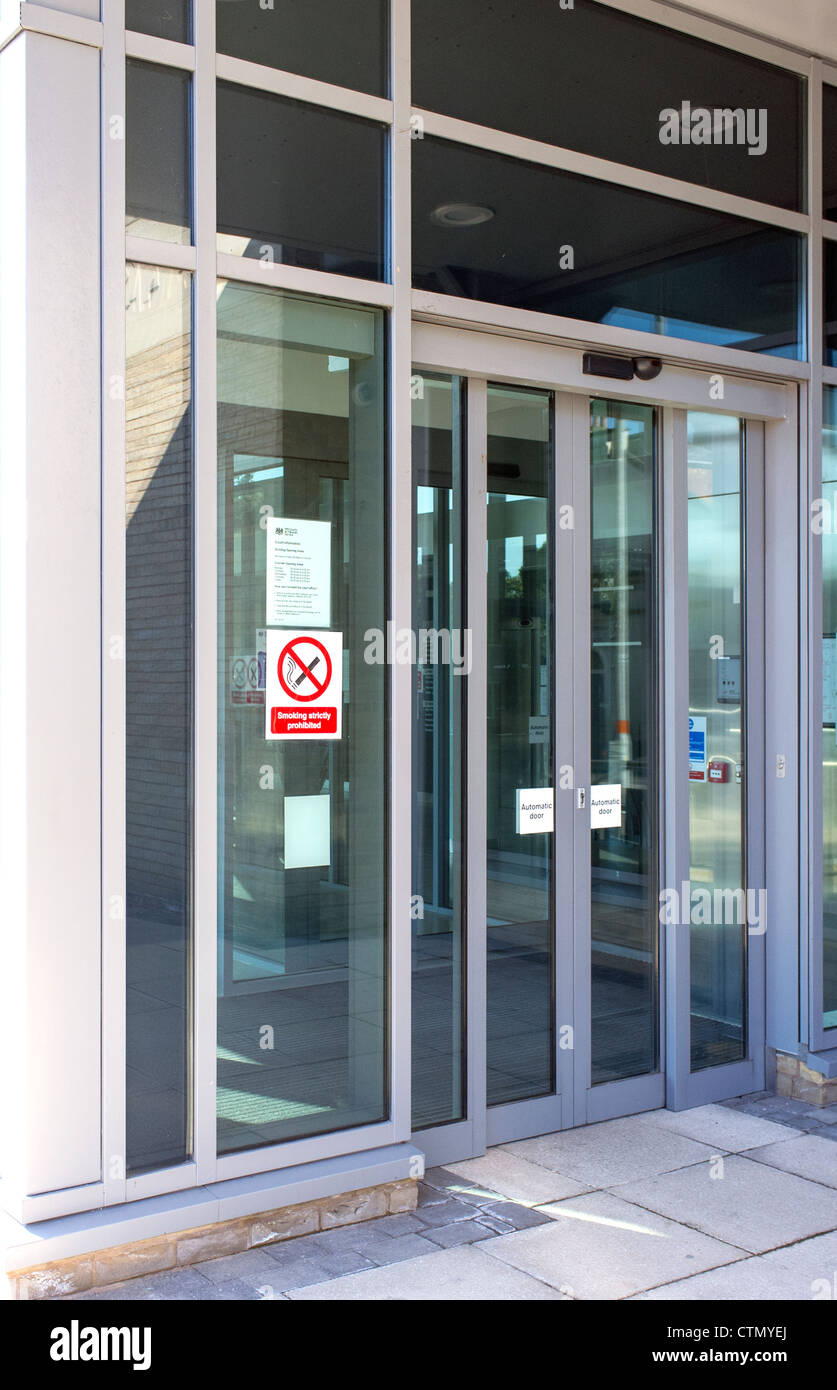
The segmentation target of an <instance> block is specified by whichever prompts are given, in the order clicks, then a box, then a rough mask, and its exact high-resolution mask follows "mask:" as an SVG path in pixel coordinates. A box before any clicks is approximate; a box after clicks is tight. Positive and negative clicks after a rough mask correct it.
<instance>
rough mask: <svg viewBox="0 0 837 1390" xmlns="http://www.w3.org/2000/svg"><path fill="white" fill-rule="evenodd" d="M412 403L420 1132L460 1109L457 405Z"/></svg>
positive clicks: (465, 650)
mask: <svg viewBox="0 0 837 1390" xmlns="http://www.w3.org/2000/svg"><path fill="white" fill-rule="evenodd" d="M414 381H417V382H418V383H419V386H418V388H417V395H416V397H415V399H414V401H413V489H414V492H413V509H414V510H413V525H414V527H415V539H414V553H415V557H416V571H415V577H414V583H413V630H414V633H415V642H416V653H417V665H416V668H415V688H414V694H413V894H414V899H413V912H412V914H411V916H412V919H413V920H412V929H413V1128H414V1129H419V1128H421V1127H422V1126H425V1125H430V1124H442V1123H444V1122H446V1121H448V1120H458V1119H461V1118H462V1116H463V1115H464V1114H465V1102H466V1086H465V1038H464V1025H465V1005H464V993H463V991H464V987H465V973H464V971H465V941H464V913H463V872H464V856H463V844H462V826H463V807H462V797H463V777H462V769H463V762H462V760H463V751H464V750H463V719H464V699H465V688H466V684H467V682H466V681H464V680H463V679H462V676H463V675H466V674H467V672H468V669H469V667H470V650H469V647H468V643H467V638H466V636H465V632H464V621H463V592H462V591H463V564H462V537H463V517H462V506H463V495H464V494H463V478H462V448H463V428H462V407H463V399H464V388H463V386H462V385H461V383H460V382H459V380H458V378H453V379H452V378H450V377H433V376H429V375H427V374H426V373H425V374H422V375H421V376H420V377H418V378H416V379H414Z"/></svg>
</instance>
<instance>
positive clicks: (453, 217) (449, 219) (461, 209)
mask: <svg viewBox="0 0 837 1390" xmlns="http://www.w3.org/2000/svg"><path fill="white" fill-rule="evenodd" d="M493 216H494V209H493V208H483V207H480V206H479V205H478V204H477V203H442V205H441V207H438V208H434V209H433V211H432V212H431V214H430V221H431V222H435V223H436V226H437V227H478V226H479V224H480V222H490V221H491V219H492V217H493Z"/></svg>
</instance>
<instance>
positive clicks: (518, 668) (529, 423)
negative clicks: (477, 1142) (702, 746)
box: [486, 386, 555, 1105]
mask: <svg viewBox="0 0 837 1390" xmlns="http://www.w3.org/2000/svg"><path fill="white" fill-rule="evenodd" d="M551 430H552V397H551V395H550V393H549V392H548V391H524V390H516V389H515V388H513V387H507V386H489V388H488V478H487V489H488V514H487V523H488V556H487V559H488V615H487V616H488V622H487V643H488V647H487V668H488V724H487V731H486V733H487V767H486V777H487V807H486V814H487V835H488V838H487V856H488V880H487V885H486V912H487V948H488V1040H487V1048H488V1103H489V1105H498V1104H500V1103H501V1102H504V1101H512V1100H523V1099H524V1098H525V1097H527V1096H537V1095H544V1094H547V1093H549V1092H551V1091H553V1090H554V1089H555V1076H554V1052H555V1049H554V1035H553V1014H554V1008H553V979H554V967H553V959H554V933H553V928H552V923H553V920H554V911H553V894H554V852H555V851H554V844H555V836H554V833H552V832H551V831H546V832H540V831H537V830H534V829H533V827H534V826H535V825H536V824H537V820H539V819H540V818H541V817H544V818H545V823H549V821H550V820H554V813H552V814H550V811H549V810H548V809H547V807H548V806H549V804H550V803H552V804H554V796H555V786H554V780H553V779H554V771H553V728H552V690H553V688H554V673H553V656H552V654H553V643H552V631H553V618H552V588H553V580H552V574H553V537H552V501H551V497H552V486H551V480H552V468H551V466H550V464H551V448H552V445H551Z"/></svg>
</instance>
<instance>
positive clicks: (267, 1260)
mask: <svg viewBox="0 0 837 1390" xmlns="http://www.w3.org/2000/svg"><path fill="white" fill-rule="evenodd" d="M189 1267H190V1269H194V1270H196V1271H197V1273H198V1274H202V1275H203V1276H204V1278H205V1279H209V1281H210V1282H211V1283H213V1284H227V1283H229V1281H230V1280H231V1279H243V1280H244V1281H245V1282H246V1283H248V1284H268V1283H270V1280H269V1278H268V1275H271V1274H275V1273H276V1261H275V1260H274V1259H271V1257H270V1255H268V1254H267V1251H266V1250H265V1249H264V1248H262V1249H260V1250H242V1251H241V1253H240V1254H238V1255H221V1256H219V1257H218V1259H215V1260H199V1261H198V1262H197V1264H194V1265H190V1266H189Z"/></svg>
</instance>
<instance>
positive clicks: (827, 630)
mask: <svg viewBox="0 0 837 1390" xmlns="http://www.w3.org/2000/svg"><path fill="white" fill-rule="evenodd" d="M822 497H823V501H824V503H825V505H824V507H823V523H822V634H823V635H822V648H823V651H822V655H823V663H822V664H823V690H822V700H823V711H822V801H823V816H822V825H823V846H822V872H823V881H822V916H823V921H822V937H823V942H822V950H823V960H822V973H823V1027H824V1028H837V388H835V387H827V388H826V391H825V396H824V400H823V437H822Z"/></svg>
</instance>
